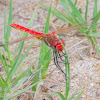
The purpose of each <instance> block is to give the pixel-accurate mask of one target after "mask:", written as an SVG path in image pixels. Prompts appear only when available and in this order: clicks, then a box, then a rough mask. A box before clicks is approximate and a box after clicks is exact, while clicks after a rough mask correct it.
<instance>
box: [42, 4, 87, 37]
mask: <svg viewBox="0 0 100 100" xmlns="http://www.w3.org/2000/svg"><path fill="white" fill-rule="evenodd" d="M41 6H42V7H43V8H45V9H46V10H48V9H49V7H48V6H46V5H43V4H41ZM51 13H52V14H53V15H55V16H56V17H57V18H58V19H60V20H62V21H64V22H68V23H70V24H71V25H73V26H76V25H78V26H79V25H86V23H85V22H84V23H81V22H80V23H81V24H80V23H73V22H72V21H71V20H69V18H68V16H66V15H64V14H63V13H61V12H60V11H58V10H57V9H56V8H53V7H52V9H51ZM84 29H85V28H80V29H78V30H79V31H80V32H82V33H83V34H84V35H86V34H85V33H84Z"/></svg>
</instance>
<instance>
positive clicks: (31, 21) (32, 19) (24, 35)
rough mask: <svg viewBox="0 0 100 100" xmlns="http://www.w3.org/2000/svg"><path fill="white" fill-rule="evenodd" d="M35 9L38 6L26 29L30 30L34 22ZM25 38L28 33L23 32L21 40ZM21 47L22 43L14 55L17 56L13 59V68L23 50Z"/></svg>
mask: <svg viewBox="0 0 100 100" xmlns="http://www.w3.org/2000/svg"><path fill="white" fill-rule="evenodd" d="M37 8H38V6H37V7H36V8H35V10H34V13H33V16H32V18H31V20H30V22H29V24H28V27H29V28H31V26H32V24H33V21H34V18H35V14H36V11H37ZM26 36H28V33H26V32H24V34H23V35H22V38H24V37H26ZM23 45H24V41H23V42H21V43H20V44H19V46H18V48H19V52H18V53H16V54H18V55H17V57H16V59H15V62H14V64H13V66H15V65H16V63H17V62H18V59H19V57H20V55H21V52H22V49H23Z"/></svg>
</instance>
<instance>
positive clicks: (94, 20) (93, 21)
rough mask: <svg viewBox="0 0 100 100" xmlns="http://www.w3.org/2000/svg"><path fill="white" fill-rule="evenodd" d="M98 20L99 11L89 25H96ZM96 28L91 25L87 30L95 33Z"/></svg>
mask: <svg viewBox="0 0 100 100" xmlns="http://www.w3.org/2000/svg"><path fill="white" fill-rule="evenodd" d="M99 19H100V11H99V12H98V13H97V15H96V16H95V18H94V19H93V20H92V23H91V24H96V23H97V22H98V20H99ZM96 27H97V25H94V26H93V25H92V26H91V27H90V28H89V30H90V29H92V30H93V31H96V30H95V29H96Z"/></svg>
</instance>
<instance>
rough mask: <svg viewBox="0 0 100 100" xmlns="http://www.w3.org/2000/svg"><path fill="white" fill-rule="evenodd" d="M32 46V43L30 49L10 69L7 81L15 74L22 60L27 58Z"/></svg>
mask: <svg viewBox="0 0 100 100" xmlns="http://www.w3.org/2000/svg"><path fill="white" fill-rule="evenodd" d="M32 45H33V43H32V44H31V45H30V47H29V48H28V50H27V51H26V52H25V54H24V55H23V56H22V58H21V59H20V61H18V62H16V65H15V66H13V67H12V68H11V70H10V73H9V77H8V78H7V79H9V78H10V79H12V77H13V75H14V73H15V72H16V70H17V68H18V67H19V65H20V64H21V63H22V62H23V60H24V58H25V57H26V56H27V54H28V52H29V50H30V49H31V48H32Z"/></svg>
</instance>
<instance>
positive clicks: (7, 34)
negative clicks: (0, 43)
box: [3, 0, 13, 65]
mask: <svg viewBox="0 0 100 100" xmlns="http://www.w3.org/2000/svg"><path fill="white" fill-rule="evenodd" d="M10 23H12V0H10V5H9V18H8V23H7V27H6V13H5V12H4V42H5V43H8V41H9V37H10V33H11V27H10V26H9V24H10ZM6 28H7V29H6ZM3 48H4V49H5V50H6V52H7V54H8V59H10V64H11V65H13V60H12V56H11V53H10V50H9V47H8V46H5V47H3Z"/></svg>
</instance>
